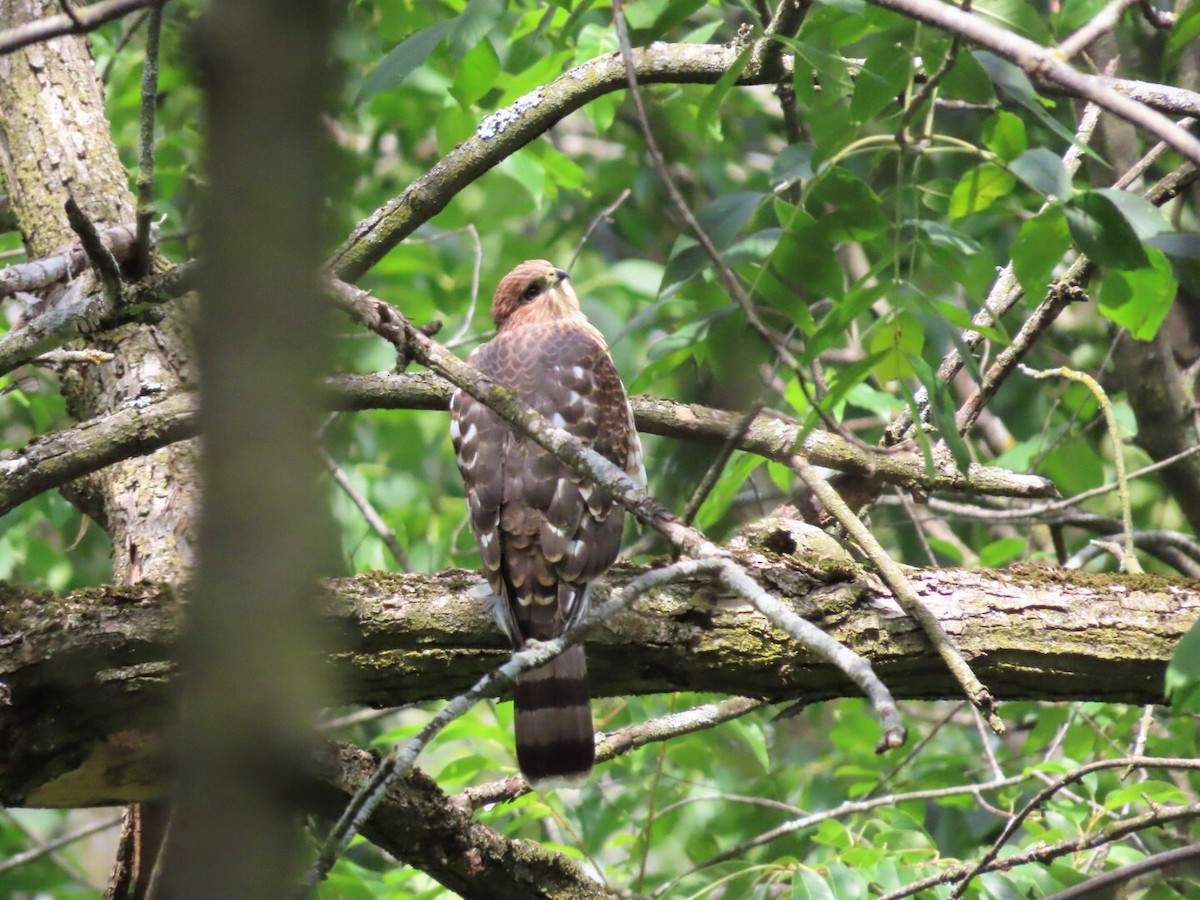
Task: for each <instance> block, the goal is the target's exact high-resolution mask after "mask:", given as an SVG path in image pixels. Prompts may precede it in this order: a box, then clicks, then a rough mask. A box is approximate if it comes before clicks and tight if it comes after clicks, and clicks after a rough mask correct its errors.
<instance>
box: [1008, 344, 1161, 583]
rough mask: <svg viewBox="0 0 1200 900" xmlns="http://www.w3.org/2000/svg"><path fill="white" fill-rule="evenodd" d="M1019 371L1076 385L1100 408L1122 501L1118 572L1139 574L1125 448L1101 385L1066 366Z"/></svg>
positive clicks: (1031, 375)
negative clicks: (1122, 546) (1121, 555)
mask: <svg viewBox="0 0 1200 900" xmlns="http://www.w3.org/2000/svg"><path fill="white" fill-rule="evenodd" d="M1018 368H1019V369H1020V370H1021V371H1022V372H1024V373H1025V374H1026V375H1028V376H1029V377H1030V378H1037V379H1046V378H1053V377H1054V376H1055V375H1057V376H1059V377H1061V378H1066V379H1069V380H1070V381H1074V382H1077V383H1079V384H1082V385H1083V386H1084V387H1085V388H1087V389H1088V390H1089V391H1090V392H1091V394H1092V396H1093V397H1095V398H1096V402H1097V403H1098V404H1099V405H1100V410H1101V412H1102V413H1103V414H1104V422H1105V424H1106V425H1107V426H1108V434H1109V438H1110V439H1111V440H1112V442H1113V465H1114V466H1115V467H1116V470H1117V497H1118V498H1119V499H1120V502H1121V519H1122V521H1123V523H1124V525H1125V557H1124V560H1123V561H1122V565H1121V570H1122V571H1123V572H1128V573H1130V574H1131V575H1140V574H1141V572H1142V567H1141V566H1140V565H1139V564H1138V561H1137V556H1136V554H1135V553H1134V547H1133V511H1132V508H1131V507H1130V503H1129V481H1128V479H1127V478H1126V476H1125V445H1124V443H1123V442H1122V441H1121V431H1120V429H1119V428H1118V427H1117V417H1116V414H1115V413H1114V412H1113V408H1112V403H1110V402H1109V399H1108V395H1107V394H1106V393H1105V392H1104V388H1102V387H1101V386H1100V383H1099V382H1098V381H1096V379H1095V378H1093V377H1092V376H1091V375H1088V374H1087V373H1086V372H1077V371H1075V370H1074V369H1068V368H1067V367H1066V366H1059V367H1058V368H1057V369H1047V370H1045V371H1037V370H1035V369H1031V368H1029V367H1028V366H1026V365H1024V364H1020V365H1018Z"/></svg>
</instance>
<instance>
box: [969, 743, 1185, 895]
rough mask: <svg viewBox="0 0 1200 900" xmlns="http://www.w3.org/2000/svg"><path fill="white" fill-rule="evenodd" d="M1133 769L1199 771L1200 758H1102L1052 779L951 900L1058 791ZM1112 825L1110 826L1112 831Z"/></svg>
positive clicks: (1013, 820)
mask: <svg viewBox="0 0 1200 900" xmlns="http://www.w3.org/2000/svg"><path fill="white" fill-rule="evenodd" d="M1123 766H1124V767H1134V768H1143V767H1144V768H1149V769H1192V770H1198V769H1200V759H1186V758H1173V757H1166V756H1127V757H1121V758H1117V759H1101V760H1097V761H1096V762H1093V763H1088V764H1087V765H1084V766H1080V767H1079V768H1077V769H1073V770H1072V771H1070V772H1068V773H1066V774H1065V775H1062V776H1060V777H1058V778H1055V779H1053V780H1052V781H1051V782H1050V783H1049V784H1047V786H1046V787H1044V788H1042V789H1041V790H1040V791H1038V792H1037V793H1036V794H1034V795H1033V797H1032V798H1031V799H1030V800H1029V802H1027V803H1026V804H1025V805H1024V806H1023V807H1022V808H1021V810H1020V811H1019V812H1018V813H1017V814H1016V815H1015V816H1013V818H1012V819H1010V820H1009V821H1008V822H1007V823H1006V824H1005V826H1004V829H1003V830H1002V831H1001V832H1000V836H999V837H998V838H996V840H995V842H994V843H993V844H992V846H991V847H990V848H988V850H987V851H986V852H985V853H984V854H983V856H981V857H980V858H979V860H978V861H977V862H976V863H975V864H974V865H972V866H971V867H970V868H969V869H968V870H967V871H966V874H965V875H963V876H962V880H961V881H960V882H959V883H958V885H957V886H956V887H955V890H954V893H953V894H952V895H951V896H952V898H957V897H961V896H963V894H964V893H966V890H967V886H968V885H969V884H970V883H971V881H972V880H973V879H974V878H975V876H977V875H978V874H979V873H980V872H985V871H988V869H987V868H986V867H987V866H989V864H990V863H991V862H992V861H993V860H994V859H995V858H996V857H997V856H998V855H999V853H1000V850H1001V849H1002V848H1003V847H1004V845H1005V844H1006V843H1008V840H1009V838H1011V837H1012V836H1013V835H1014V834H1015V833H1016V831H1017V829H1018V828H1020V827H1021V824H1022V823H1023V822H1024V821H1025V820H1026V819H1027V818H1029V816H1030V814H1032V813H1033V812H1034V811H1035V810H1037V809H1040V808H1041V807H1042V805H1043V804H1045V802H1046V801H1047V800H1049V799H1050V798H1051V797H1053V796H1054V795H1055V794H1057V793H1058V792H1059V791H1061V790H1063V789H1064V788H1067V787H1069V786H1070V785H1072V784H1075V783H1077V782H1079V781H1082V780H1083V779H1084V778H1085V777H1086V776H1087V775H1090V774H1091V773H1092V772H1099V771H1102V770H1104V769H1117V768H1121V767H1123ZM1197 811H1198V812H1200V805H1198V806H1197ZM1112 827H1113V826H1109V829H1106V830H1111V829H1112Z"/></svg>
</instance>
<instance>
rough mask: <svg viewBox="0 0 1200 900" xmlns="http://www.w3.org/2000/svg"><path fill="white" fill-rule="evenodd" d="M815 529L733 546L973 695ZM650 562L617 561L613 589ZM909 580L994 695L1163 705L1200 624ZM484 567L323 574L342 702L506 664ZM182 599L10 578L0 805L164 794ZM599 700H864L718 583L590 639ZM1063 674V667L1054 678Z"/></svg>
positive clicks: (795, 602) (812, 600) (834, 622)
mask: <svg viewBox="0 0 1200 900" xmlns="http://www.w3.org/2000/svg"><path fill="white" fill-rule="evenodd" d="M803 531H804V529H803V526H801V525H799V524H798V523H794V522H791V523H789V522H787V521H784V520H773V521H768V522H767V523H764V525H762V526H761V528H760V529H759V530H756V531H755V532H754V535H755V536H754V537H753V540H752V541H751V542H750V543H749V544H748V545H747V546H746V547H745V548H743V549H740V550H737V551H736V552H737V555H738V559H739V562H741V564H742V565H743V567H745V568H747V569H748V571H750V572H751V573H752V574H753V576H754V578H755V579H756V581H758V582H759V583H760V584H761V585H763V586H764V587H765V589H767V590H769V591H770V592H771V593H773V594H774V595H775V596H776V597H778V598H779V599H780V600H781V601H782V602H783V603H784V604H785V605H787V606H788V607H789V608H792V609H795V610H796V611H797V612H799V613H801V614H803V615H804V616H805V618H806V619H807V620H809V621H810V622H813V623H814V624H816V625H819V626H820V627H822V628H824V629H826V630H827V631H828V632H829V633H830V635H831V636H832V637H833V638H835V639H836V640H838V641H839V642H841V643H842V644H844V645H845V646H846V647H848V648H849V649H851V650H853V651H855V652H856V653H858V654H859V655H860V656H863V657H864V658H867V659H869V660H871V663H872V667H873V668H874V669H875V671H876V673H877V674H878V675H879V677H880V678H882V679H883V680H884V681H885V683H887V685H888V687H889V688H890V690H891V691H892V692H893V694H894V695H895V696H897V697H899V698H902V699H903V698H921V699H934V698H939V697H954V696H959V694H960V690H961V689H960V688H959V686H958V683H957V682H956V681H955V680H954V679H953V677H952V676H951V675H950V674H949V672H948V671H947V670H946V669H945V666H944V664H943V663H942V661H941V659H940V657H938V655H937V653H936V651H934V649H933V648H932V647H931V646H930V645H929V643H928V642H927V641H926V640H925V638H924V636H923V634H922V632H921V631H920V629H919V628H918V627H917V625H916V623H915V622H913V621H912V620H911V619H909V618H908V617H907V616H904V615H902V614H901V613H900V611H899V609H898V608H897V607H896V606H895V605H894V602H893V601H892V600H891V598H890V595H889V594H888V592H887V591H886V590H884V589H883V588H882V586H880V585H879V584H878V583H877V582H874V580H873V579H870V578H856V577H854V571H855V570H854V569H853V568H851V569H850V570H842V569H837V568H835V569H833V570H832V571H830V570H829V562H828V561H827V560H823V559H822V558H821V556H820V555H819V554H818V553H814V552H812V551H804V550H797V552H795V553H794V554H792V555H787V556H782V557H781V556H778V555H776V554H775V553H774V552H773V551H769V550H766V549H764V548H766V547H774V548H776V549H778V550H788V549H792V548H798V547H803V546H804V544H803V540H804V535H803ZM643 571H645V570H644V569H640V568H637V567H630V566H618V567H617V568H616V569H615V570H614V571H613V572H612V573H610V577H609V579H608V585H609V586H610V587H611V588H613V589H617V588H619V587H621V586H622V585H624V584H626V583H627V582H628V581H629V580H630V579H632V578H634V577H637V575H638V574H640V573H641V572H643ZM909 578H910V580H911V581H912V582H913V585H914V588H915V589H916V590H917V591H918V593H919V594H920V595H921V596H922V597H923V598H924V600H925V604H926V606H927V607H929V609H930V610H931V611H932V612H933V614H934V615H935V616H936V617H937V618H938V621H939V622H940V623H941V625H942V627H943V628H944V629H945V630H946V632H947V633H948V634H949V635H950V637H951V639H952V640H953V641H954V643H955V645H956V646H957V647H958V648H959V649H960V650H961V652H962V653H963V655H964V656H965V657H966V658H967V659H968V660H970V661H971V664H972V666H973V667H974V669H975V671H976V673H977V674H978V675H979V677H980V678H982V679H983V680H985V681H986V683H987V684H988V687H989V688H990V690H991V691H992V694H993V695H994V696H995V697H996V699H997V700H1015V699H1031V698H1032V699H1041V700H1051V701H1061V700H1076V699H1086V700H1097V701H1107V702H1125V703H1137V704H1145V703H1157V702H1162V701H1163V683H1164V677H1165V671H1166V666H1167V662H1168V661H1169V659H1170V657H1171V655H1172V653H1173V651H1174V649H1175V645H1176V643H1177V642H1178V641H1179V639H1180V638H1181V637H1182V635H1183V634H1184V633H1185V632H1186V631H1187V629H1188V627H1189V626H1190V625H1191V624H1192V623H1193V622H1194V621H1196V619H1197V618H1200V591H1197V589H1196V584H1195V582H1193V581H1189V580H1186V579H1169V578H1158V577H1148V576H1139V577H1132V576H1118V575H1105V576H1098V575H1089V574H1085V573H1081V572H1067V571H1063V570H1037V569H1026V570H1009V571H1003V572H992V571H988V570H973V571H967V570H953V569H914V570H911V571H910V572H909ZM478 583H479V580H478V575H477V574H476V573H474V572H469V571H464V570H448V571H446V572H442V573H439V574H437V575H403V576H401V575H388V574H383V573H375V574H371V575H363V576H358V577H355V578H348V579H339V580H335V581H333V582H330V583H329V584H328V598H329V599H328V603H327V606H326V613H325V616H324V617H323V619H322V625H321V628H322V631H323V635H324V637H325V639H326V642H327V644H334V645H336V647H337V649H336V650H335V651H334V652H332V653H330V654H329V656H328V663H327V664H328V666H329V667H330V669H331V675H332V676H334V678H333V679H331V680H335V682H336V683H338V684H340V685H341V696H340V699H341V700H342V701H344V702H347V703H358V704H363V705H371V706H395V705H397V704H405V703H416V702H421V701H426V700H433V699H441V698H446V697H449V696H454V695H456V694H458V693H461V692H462V691H464V690H466V689H467V688H468V687H470V686H471V684H473V683H474V682H475V681H476V680H478V678H479V677H480V676H481V675H483V674H485V673H487V672H489V671H491V670H493V669H494V668H495V667H496V666H497V665H499V664H500V663H502V662H504V661H505V660H506V659H508V658H509V655H510V652H511V651H510V649H509V647H508V644H507V642H506V640H505V639H504V637H503V635H502V634H500V632H499V631H498V630H497V629H496V627H495V624H494V622H493V620H492V618H491V615H490V613H489V611H488V607H487V604H486V602H485V601H484V600H483V599H482V598H481V597H480V596H479V593H478V592H475V591H473V590H472V589H473V587H474V586H475V585H477V584H478ZM182 613H183V604H182V602H181V601H180V600H179V599H177V598H176V597H175V595H174V594H173V593H172V592H171V591H170V590H169V589H165V588H162V587H159V586H157V585H151V584H143V585H139V586H137V587H121V586H112V587H105V588H97V589H87V590H84V591H80V592H78V593H76V594H73V595H71V596H68V597H65V598H55V597H53V596H51V595H48V594H44V593H37V592H33V591H28V590H21V589H19V588H15V587H11V586H0V686H2V692H0V693H2V694H3V695H4V696H5V697H6V701H5V702H4V703H0V803H3V804H6V805H13V806H21V805H24V806H67V807H75V806H87V805H95V804H106V803H108V804H111V803H119V802H128V801H133V800H141V799H146V798H148V797H152V796H156V795H157V794H159V793H160V792H161V790H162V788H163V785H164V780H165V778H166V772H165V771H164V769H163V768H161V767H160V765H159V761H160V754H161V750H162V748H161V747H160V746H159V743H158V741H157V740H156V739H155V738H153V736H152V735H153V732H154V731H155V730H156V729H157V728H158V727H159V726H160V725H161V723H162V722H163V717H164V716H165V715H168V714H169V710H170V708H171V707H170V703H171V701H172V694H173V684H174V675H175V665H174V662H173V660H174V658H175V653H176V642H177V640H178V638H179V635H180V628H181V623H182ZM588 665H589V673H590V675H589V680H590V682H591V685H592V690H593V692H594V694H595V695H596V696H606V695H614V694H615V695H627V694H642V693H651V692H660V691H674V690H687V691H702V692H703V691H711V692H716V693H720V694H733V695H738V696H744V697H762V698H770V699H772V700H776V701H785V700H788V701H798V702H801V703H814V702H820V701H822V700H828V699H831V698H834V697H843V696H856V697H857V696H859V691H858V689H857V688H856V687H855V686H854V685H852V684H851V683H850V681H849V680H848V679H847V678H846V677H845V675H843V674H842V673H840V672H839V671H838V670H837V669H835V668H834V667H833V666H831V665H828V664H826V663H824V662H822V661H820V660H819V658H817V657H816V656H815V655H813V654H812V653H810V652H809V651H807V650H805V649H804V648H803V647H801V646H800V645H799V644H798V643H796V642H795V641H793V640H792V639H791V638H789V637H788V636H787V634H786V633H784V632H783V631H781V630H779V629H777V628H775V627H773V626H771V625H770V624H769V623H768V621H767V620H766V618H765V617H764V616H763V615H762V614H761V613H759V612H758V611H757V610H755V609H754V608H753V607H752V606H751V605H750V604H749V603H747V602H745V601H744V600H742V599H741V598H739V597H738V596H736V595H733V594H732V593H730V592H729V591H727V590H724V589H722V588H721V587H720V586H719V585H715V584H713V583H712V582H711V581H710V580H708V579H699V580H690V581H684V582H681V583H679V584H676V585H673V586H670V587H667V588H664V589H662V590H659V591H656V592H654V593H651V594H648V595H646V596H644V597H643V598H642V599H641V600H639V601H638V602H637V603H636V604H635V605H634V606H633V607H632V608H631V609H627V610H625V611H624V612H622V613H620V614H618V615H617V616H615V617H614V618H613V619H612V620H611V621H610V622H609V623H608V624H606V625H605V626H603V627H602V628H600V629H598V630H597V631H596V632H594V633H593V634H592V636H591V637H590V638H589V640H588ZM1050 673H1053V677H1048V675H1049V674H1050Z"/></svg>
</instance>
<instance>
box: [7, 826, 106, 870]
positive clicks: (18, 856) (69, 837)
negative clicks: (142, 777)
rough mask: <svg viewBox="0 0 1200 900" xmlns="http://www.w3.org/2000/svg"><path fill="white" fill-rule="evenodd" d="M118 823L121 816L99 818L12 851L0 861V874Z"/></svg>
mask: <svg viewBox="0 0 1200 900" xmlns="http://www.w3.org/2000/svg"><path fill="white" fill-rule="evenodd" d="M120 824H121V816H115V817H112V818H108V819H100V820H99V821H96V822H91V823H90V824H87V825H84V826H82V827H81V828H77V829H75V830H74V831H71V832H68V833H67V834H63V835H59V836H58V837H56V838H53V839H51V840H48V841H46V842H45V843H43V844H39V845H38V846H36V847H32V848H30V849H29V850H25V851H23V852H21V853H14V854H13V855H12V856H10V857H9V858H8V859H5V860H3V861H0V874H3V873H4V872H11V871H12V870H13V869H16V868H18V867H20V866H23V865H25V864H26V863H31V862H33V861H34V860H36V859H41V858H42V857H43V856H47V855H49V854H51V853H53V852H54V851H55V850H58V849H60V848H62V847H65V846H66V845H67V844H73V843H75V842H76V841H81V840H83V839H84V838H86V837H91V836H92V835H93V834H98V833H99V832H101V831H107V830H108V829H110V828H115V827H116V826H118V825H120Z"/></svg>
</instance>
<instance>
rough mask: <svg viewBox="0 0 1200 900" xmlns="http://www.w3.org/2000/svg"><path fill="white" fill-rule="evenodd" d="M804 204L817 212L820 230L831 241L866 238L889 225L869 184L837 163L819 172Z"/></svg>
mask: <svg viewBox="0 0 1200 900" xmlns="http://www.w3.org/2000/svg"><path fill="white" fill-rule="evenodd" d="M805 206H806V207H807V208H808V209H809V211H810V212H811V211H815V210H819V211H820V214H819V215H816V218H817V219H818V221H819V225H820V231H821V233H822V234H824V235H825V237H826V239H828V240H829V241H831V242H834V243H836V242H838V241H863V240H867V239H868V238H873V237H875V236H877V235H880V234H884V233H885V232H886V231H887V230H888V229H889V228H891V225H892V221H891V219H889V218H888V217H887V215H885V214H884V212H883V204H882V203H880V201H879V196H878V195H877V194H876V193H875V192H874V191H873V190H871V187H870V185H868V184H867V183H866V182H865V181H863V180H862V179H861V178H859V177H858V176H856V175H852V174H851V173H850V172H848V171H847V170H846V169H843V168H841V167H840V166H835V167H833V168H831V169H826V170H825V171H824V172H822V173H821V175H820V177H819V178H818V179H817V181H816V183H815V184H814V185H813V188H812V191H811V192H810V194H809V196H808V198H807V200H806V201H805Z"/></svg>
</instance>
